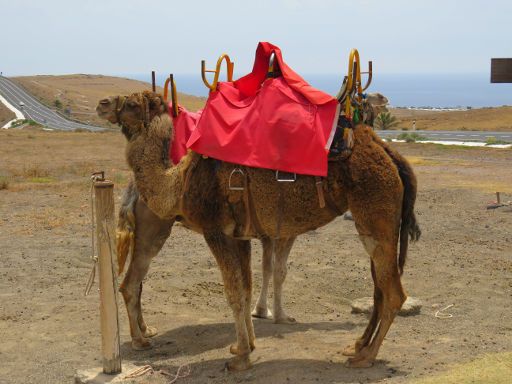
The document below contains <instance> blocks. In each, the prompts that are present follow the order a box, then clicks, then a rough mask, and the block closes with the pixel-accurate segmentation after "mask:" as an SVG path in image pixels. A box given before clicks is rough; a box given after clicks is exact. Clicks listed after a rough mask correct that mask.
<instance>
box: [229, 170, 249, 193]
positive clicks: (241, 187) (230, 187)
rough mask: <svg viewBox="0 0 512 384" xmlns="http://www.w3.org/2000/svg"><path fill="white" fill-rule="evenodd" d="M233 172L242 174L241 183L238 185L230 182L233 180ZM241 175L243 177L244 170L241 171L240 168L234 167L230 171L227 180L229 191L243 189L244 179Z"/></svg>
mask: <svg viewBox="0 0 512 384" xmlns="http://www.w3.org/2000/svg"><path fill="white" fill-rule="evenodd" d="M235 174H239V175H241V176H242V181H241V184H240V185H233V183H232V180H233V176H234V175H235ZM243 177H245V173H244V171H242V170H241V169H240V168H235V169H233V170H232V171H231V173H230V174H229V182H228V188H229V190H230V191H243V190H244V189H245V187H244V180H243Z"/></svg>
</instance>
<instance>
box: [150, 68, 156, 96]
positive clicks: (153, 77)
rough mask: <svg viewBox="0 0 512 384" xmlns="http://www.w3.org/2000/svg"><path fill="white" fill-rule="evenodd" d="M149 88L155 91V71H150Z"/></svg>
mask: <svg viewBox="0 0 512 384" xmlns="http://www.w3.org/2000/svg"><path fill="white" fill-rule="evenodd" d="M151 90H152V91H153V92H156V74H155V71H151Z"/></svg>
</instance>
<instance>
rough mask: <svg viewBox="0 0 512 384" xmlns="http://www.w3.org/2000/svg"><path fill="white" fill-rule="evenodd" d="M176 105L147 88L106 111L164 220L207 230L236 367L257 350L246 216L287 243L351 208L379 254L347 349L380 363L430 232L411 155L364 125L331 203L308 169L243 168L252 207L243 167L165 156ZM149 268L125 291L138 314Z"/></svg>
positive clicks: (333, 165) (333, 177)
mask: <svg viewBox="0 0 512 384" xmlns="http://www.w3.org/2000/svg"><path fill="white" fill-rule="evenodd" d="M166 109H167V107H166V104H165V103H164V101H163V99H162V97H161V96H160V95H157V94H155V93H151V92H143V93H138V94H132V95H130V96H116V97H111V98H108V99H103V100H101V101H100V102H99V104H98V107H97V112H98V115H99V116H100V117H102V118H104V119H107V120H109V121H110V122H111V123H117V124H119V125H121V127H122V132H123V133H124V135H125V137H126V138H127V141H128V143H127V147H126V158H127V161H128V164H129V166H130V168H131V169H132V170H133V172H134V177H135V183H136V185H137V189H138V191H139V193H140V196H141V198H142V200H143V201H144V202H145V204H146V205H147V207H148V208H149V210H151V211H152V212H154V213H155V214H157V215H158V216H159V218H160V219H162V220H168V221H173V220H176V219H180V220H182V221H183V222H184V223H185V225H186V226H187V227H189V228H191V229H193V230H196V231H198V232H201V233H202V234H203V236H204V238H205V240H206V243H207V244H208V246H209V248H210V250H211V251H212V253H213V255H214V256H215V258H216V260H217V264H218V265H219V267H220V270H221V274H222V278H223V281H224V287H225V293H226V297H227V301H228V303H229V305H230V307H231V309H232V311H233V316H234V322H235V329H236V335H237V342H236V344H234V345H232V346H231V348H230V351H231V353H233V354H234V355H235V356H234V357H233V358H232V359H230V360H229V361H228V363H227V367H228V368H229V369H231V370H243V369H247V368H249V367H250V366H251V361H250V353H251V351H252V350H253V349H254V348H255V334H254V328H253V324H252V317H251V308H250V306H251V294H252V292H251V291H252V274H251V264H250V256H251V249H250V240H248V239H247V238H240V237H238V236H237V234H239V233H240V228H241V227H242V226H243V223H244V222H245V221H246V220H245V219H246V216H247V215H250V217H251V233H250V234H249V237H250V238H262V237H267V238H271V239H278V240H279V241H282V244H286V242H287V241H292V240H291V239H294V238H295V237H296V236H298V235H300V234H302V233H305V232H307V231H309V230H313V229H316V228H319V227H321V226H323V225H326V224H327V223H329V222H330V221H332V220H333V219H334V218H335V217H337V216H339V215H341V214H343V213H344V212H345V211H347V210H348V209H350V210H351V212H352V215H353V218H354V221H355V225H356V229H357V231H358V233H359V237H360V239H361V241H362V243H363V245H364V248H365V250H366V251H367V253H368V254H369V255H370V263H371V271H372V278H373V282H374V309H373V313H372V316H371V318H370V321H369V324H368V326H367V328H366V330H365V331H364V333H363V335H362V336H361V337H359V338H358V339H357V340H356V342H355V343H354V344H353V345H351V346H349V347H347V348H346V349H345V350H344V354H346V355H349V356H351V357H350V358H349V360H348V365H349V366H351V367H368V366H371V365H372V364H373V362H374V361H375V358H376V356H377V353H378V351H379V348H380V346H381V344H382V342H383V339H384V337H385V335H386V333H387V332H388V330H389V327H390V326H391V324H392V322H393V320H394V318H395V316H396V314H397V312H398V311H399V309H400V308H401V306H402V304H403V303H404V301H405V300H406V294H405V292H404V290H403V287H402V284H401V280H400V277H401V274H402V273H403V268H404V265H405V261H406V257H407V250H408V242H409V237H410V238H411V240H417V239H418V238H419V236H420V233H421V232H420V229H419V226H418V223H417V221H416V217H415V214H414V204H415V199H416V190H417V187H416V178H415V176H414V173H413V171H412V168H411V167H410V165H409V164H408V163H407V161H406V160H405V159H404V158H403V157H402V156H400V155H399V154H398V153H397V152H396V151H395V150H393V149H392V148H391V147H389V146H388V145H387V144H386V143H384V142H383V141H382V140H380V139H379V138H378V137H377V136H376V135H375V133H374V132H373V131H372V129H371V128H369V127H368V126H366V125H364V124H359V125H358V126H356V127H355V129H354V131H353V136H354V137H353V138H354V145H353V148H352V151H351V153H350V155H349V156H343V157H339V158H337V159H332V161H331V162H330V163H329V171H328V176H327V177H326V179H325V180H324V182H323V189H324V191H325V193H326V196H327V197H328V199H326V200H328V201H330V202H331V204H327V205H326V206H325V207H324V208H320V205H319V203H318V196H317V189H316V185H315V179H314V178H313V177H310V176H303V175H298V176H297V180H296V181H295V182H294V183H277V182H276V180H275V176H274V172H273V171H271V170H267V169H258V168H250V167H243V169H244V171H245V173H246V175H247V176H246V181H247V186H248V188H247V189H248V190H249V203H250V204H249V207H250V209H249V212H245V211H246V210H245V209H244V204H241V200H242V199H243V196H241V195H242V193H241V192H238V191H231V190H229V188H228V184H229V177H230V174H231V172H232V170H233V169H234V167H237V165H235V164H230V163H226V162H220V161H217V160H215V159H211V158H204V157H203V156H201V155H200V154H197V153H194V152H189V153H188V154H187V155H186V156H185V157H184V158H183V159H182V160H181V161H180V163H179V164H177V165H175V166H169V165H168V164H167V162H166V161H163V159H162V153H165V150H166V145H167V143H168V139H169V137H171V134H172V122H171V120H170V118H169V116H168V114H167V110H166ZM285 197H286V198H285ZM134 261H135V260H134ZM148 266H149V262H147V260H146V259H143V260H140V261H139V262H138V263H137V262H133V261H132V263H131V264H130V266H129V268H128V272H127V275H126V277H125V280H124V281H123V284H122V285H121V291H122V292H123V296H124V298H125V301H126V303H127V308H128V311H129V312H130V311H131V310H133V308H130V307H129V305H131V306H134V305H137V300H135V297H136V295H140V289H139V288H140V283H141V282H142V278H143V277H144V275H145V273H146V272H147V268H148ZM132 275H133V276H132ZM141 276H142V278H141ZM130 330H131V332H132V337H134V334H135V335H136V336H137V337H139V339H140V340H144V334H145V332H147V331H148V330H147V328H146V325H145V324H144V322H143V321H142V318H140V319H138V324H132V322H130ZM149 333H151V331H149Z"/></svg>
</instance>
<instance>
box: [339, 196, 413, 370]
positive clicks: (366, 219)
mask: <svg viewBox="0 0 512 384" xmlns="http://www.w3.org/2000/svg"><path fill="white" fill-rule="evenodd" d="M390 207H393V204H390ZM351 210H352V214H353V216H354V220H355V222H356V228H357V230H358V232H359V236H360V239H361V241H362V243H363V245H364V247H365V249H366V251H367V253H368V254H369V255H370V259H371V267H372V277H373V281H374V308H373V313H372V317H371V319H370V322H369V324H368V326H367V328H366V330H365V332H364V333H363V335H362V336H361V337H360V338H359V339H358V340H357V341H356V343H355V347H354V356H353V357H352V358H350V359H349V360H348V364H349V366H351V367H369V366H371V365H372V364H373V362H374V361H375V358H376V357H377V353H378V351H379V348H380V346H381V345H382V342H383V340H384V337H385V336H386V334H387V332H388V330H389V327H390V326H391V324H392V323H393V320H394V318H395V316H396V314H397V313H398V311H399V310H400V308H401V307H402V304H403V303H404V302H405V300H406V297H407V296H406V294H405V292H404V290H403V288H402V284H401V281H400V272H399V268H398V258H397V245H398V233H399V228H400V219H399V218H400V206H399V205H397V206H396V209H390V210H383V211H380V212H379V211H375V212H372V214H371V215H367V214H365V212H364V211H363V210H360V211H359V210H358V209H357V208H355V209H354V208H352V207H351ZM386 211H387V212H386ZM367 212H368V211H366V213H367Z"/></svg>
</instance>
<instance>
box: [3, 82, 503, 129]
mask: <svg viewBox="0 0 512 384" xmlns="http://www.w3.org/2000/svg"><path fill="white" fill-rule="evenodd" d="M12 80H13V81H15V82H17V83H18V84H20V85H21V86H23V87H24V88H25V89H26V90H27V91H28V92H30V93H31V94H33V95H34V96H36V97H37V98H38V99H39V100H41V101H42V102H43V103H44V104H46V105H48V106H50V107H51V108H54V109H60V110H61V111H62V112H64V110H65V109H66V108H68V107H69V108H70V109H71V118H73V119H76V120H78V121H81V122H85V123H90V124H94V125H99V126H109V123H108V122H105V121H104V120H100V119H99V118H98V117H97V116H96V113H95V111H94V110H95V108H96V104H97V103H98V101H99V100H101V99H103V98H104V97H107V96H111V95H119V94H121V95H127V94H130V93H133V92H140V91H143V90H147V89H150V88H151V85H150V84H149V83H145V82H142V81H138V80H132V79H126V78H122V77H112V76H103V75H85V74H76V75H63V76H48V75H38V76H24V77H14V78H12ZM161 85H163V84H161ZM158 91H159V92H162V88H160V87H159V89H158ZM178 100H179V103H180V104H181V105H183V106H185V107H186V108H187V109H189V110H191V111H196V110H198V109H200V108H202V107H203V106H204V104H205V102H206V99H205V98H204V97H197V96H191V95H186V94H182V93H179V94H178ZM4 109H5V110H6V108H3V106H0V124H1V122H2V121H3V120H2V119H5V122H7V121H9V120H10V119H11V117H4V116H5V114H6V113H7V114H8V116H11V115H10V111H8V110H6V111H7V112H6V111H4ZM390 112H391V113H392V114H393V115H394V116H396V117H397V119H398V120H399V124H398V126H397V129H411V128H412V122H413V120H416V129H427V130H468V131H471V130H479V131H480V130H481V131H512V107H498V108H478V109H471V110H467V111H424V110H408V109H405V108H392V109H390Z"/></svg>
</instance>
